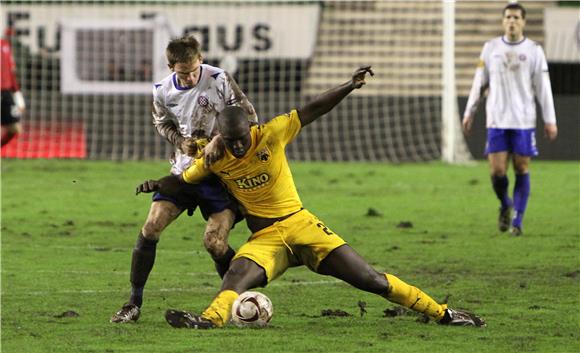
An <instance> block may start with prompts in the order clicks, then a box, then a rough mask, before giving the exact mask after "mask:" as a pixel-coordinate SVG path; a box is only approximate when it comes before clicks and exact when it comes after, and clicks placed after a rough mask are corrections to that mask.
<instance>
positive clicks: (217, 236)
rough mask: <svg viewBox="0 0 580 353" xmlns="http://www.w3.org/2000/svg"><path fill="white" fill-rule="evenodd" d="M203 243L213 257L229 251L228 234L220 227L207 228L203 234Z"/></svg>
mask: <svg viewBox="0 0 580 353" xmlns="http://www.w3.org/2000/svg"><path fill="white" fill-rule="evenodd" d="M226 234H227V233H226ZM203 245H204V247H205V248H206V250H207V251H208V252H209V253H210V254H211V256H213V257H219V256H222V255H223V254H225V253H226V251H228V243H227V240H226V235H225V234H224V231H223V230H221V229H220V228H212V229H207V230H206V231H205V233H204V235H203Z"/></svg>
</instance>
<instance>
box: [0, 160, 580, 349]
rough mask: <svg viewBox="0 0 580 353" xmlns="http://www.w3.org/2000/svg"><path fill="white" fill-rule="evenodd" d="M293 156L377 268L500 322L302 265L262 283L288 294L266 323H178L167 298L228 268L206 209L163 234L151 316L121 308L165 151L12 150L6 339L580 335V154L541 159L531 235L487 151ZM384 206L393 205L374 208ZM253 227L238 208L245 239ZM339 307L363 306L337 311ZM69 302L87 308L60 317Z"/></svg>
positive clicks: (277, 341)
mask: <svg viewBox="0 0 580 353" xmlns="http://www.w3.org/2000/svg"><path fill="white" fill-rule="evenodd" d="M292 167H293V169H294V174H295V179H296V182H297V185H298V188H299V191H300V194H301V197H302V201H303V202H304V205H305V207H307V208H308V209H310V210H311V211H312V212H314V213H315V214H316V215H318V216H319V217H320V218H321V219H322V220H323V221H324V222H325V223H326V224H327V225H328V226H329V227H330V228H331V229H332V230H333V231H335V232H337V233H338V234H340V235H342V236H343V237H344V238H345V239H346V240H347V241H348V242H349V243H350V244H352V245H353V246H354V247H355V248H356V249H357V250H358V251H359V252H360V253H361V254H362V255H363V256H364V257H365V258H367V259H368V261H369V262H370V263H371V264H373V265H374V266H375V267H376V268H377V269H379V270H381V271H388V272H391V273H393V274H396V275H398V276H399V277H400V278H401V279H403V280H405V281H407V282H409V283H412V284H415V285H417V286H419V287H420V288H422V289H424V290H425V291H426V292H428V293H430V294H431V295H432V296H434V297H435V298H438V299H443V298H444V297H446V296H447V295H449V302H450V304H451V305H452V306H456V307H460V308H467V309H470V310H473V311H475V312H477V313H479V314H481V315H482V316H483V317H485V318H486V319H487V321H488V327H487V328H485V329H473V328H453V327H442V326H439V325H436V324H434V323H430V324H423V323H419V322H416V320H417V317H416V316H411V315H408V316H399V317H394V318H387V317H383V310H385V309H387V308H391V307H393V306H392V305H391V304H390V303H388V302H386V301H385V300H383V299H381V298H379V297H376V296H373V295H371V294H367V293H363V292H360V291H357V290H355V289H353V288H350V287H349V286H348V285H345V284H342V283H339V282H336V281H334V280H333V279H332V278H329V277H322V276H318V275H316V274H313V273H310V272H309V271H307V270H305V269H301V268H300V269H291V270H290V271H288V272H287V273H286V274H285V275H284V276H283V277H282V278H280V279H279V280H277V281H275V282H274V283H272V284H271V285H270V286H269V287H268V288H266V289H264V290H263V292H264V293H266V294H267V295H268V296H269V297H270V298H271V299H272V301H273V303H274V318H273V321H272V324H271V326H270V327H268V328H266V329H263V330H255V329H254V330H250V329H238V328H235V327H228V328H226V329H221V330H211V331H194V330H175V329H173V328H171V327H169V326H168V325H167V324H166V323H165V321H164V319H163V313H164V311H165V309H166V308H169V307H171V308H180V309H188V310H194V311H200V310H201V309H203V308H204V306H205V305H207V304H208V303H209V301H210V300H211V298H212V297H213V295H214V294H215V293H216V290H217V288H218V286H219V283H220V282H219V280H218V277H217V275H216V274H214V270H213V268H212V262H211V260H210V258H209V256H208V255H207V254H206V253H205V250H204V249H203V246H202V243H201V233H202V231H203V222H202V220H201V217H200V216H199V215H197V214H196V215H194V217H192V218H189V217H187V216H182V217H181V218H180V219H179V220H178V221H177V222H176V223H175V224H173V225H172V226H171V227H170V228H169V229H167V230H166V232H165V233H164V234H163V236H162V240H161V243H160V244H159V246H158V249H159V251H158V256H157V262H156V265H155V269H154V271H153V273H152V274H151V277H150V280H149V283H148V285H147V288H146V291H145V304H144V307H143V314H142V318H141V320H139V322H138V323H137V324H130V325H113V324H110V323H109V322H108V320H109V317H110V316H111V314H113V313H114V312H115V311H116V310H117V309H118V308H119V307H120V305H121V304H123V302H124V301H125V300H126V299H127V295H128V291H129V283H128V269H129V263H130V256H131V248H132V246H133V244H134V242H135V239H136V237H137V234H138V231H139V228H140V227H141V224H142V222H143V221H144V219H145V217H146V214H147V211H148V208H149V200H150V199H149V196H138V197H137V196H135V195H134V187H135V186H136V184H137V183H139V182H140V181H142V180H144V179H147V178H152V177H157V176H161V175H163V174H164V173H165V171H166V170H167V166H166V164H165V163H161V162H157V163H153V162H151V163H146V162H126V163H115V162H86V161H49V160H40V161H20V160H3V161H2V286H1V288H2V313H1V314H2V352H15V353H34V352H58V353H66V352H71V353H72V352H74V353H77V352H196V353H197V352H199V353H201V352H208V353H211V352H253V353H260V352H314V353H318V352H377V353H378V352H381V353H382V352H430V353H433V352H462V353H463V352H477V353H482V352H494V353H496V352H578V351H580V315H579V313H578V310H579V309H580V297H579V293H580V282H579V281H580V259H579V254H580V251H579V249H578V248H579V242H580V240H579V239H580V238H579V236H580V229H579V228H580V224H579V222H580V221H579V218H580V213H579V203H580V195H579V184H580V170H579V165H578V163H577V162H575V163H556V162H537V161H534V163H533V164H532V174H531V175H532V196H531V199H530V203H529V207H528V212H527V215H526V219H525V228H524V233H525V234H524V236H523V237H520V238H513V237H510V236H508V235H506V234H500V233H499V232H498V231H497V230H496V217H497V204H496V200H495V197H494V195H493V192H492V189H491V186H490V185H489V178H488V176H487V166H486V165H485V164H483V163H479V164H477V165H475V166H468V167H465V166H446V165H442V164H438V163H435V164H408V165H389V164H322V163H293V165H292ZM512 185H513V179H512ZM370 208H372V209H374V210H375V211H377V212H378V213H380V216H375V217H371V216H367V214H368V212H369V209H370ZM401 221H408V222H412V225H413V227H412V228H398V227H397V225H398V224H399V223H400V222H401ZM248 235H249V233H248V232H247V230H246V229H245V226H244V225H243V224H240V225H238V226H237V227H236V229H235V230H234V231H233V232H232V234H231V241H232V243H233V244H234V245H235V246H239V245H240V244H241V243H242V242H243V241H244V240H245V239H246V238H247V237H248ZM358 301H364V302H366V311H367V313H366V315H364V316H363V317H362V318H361V317H360V315H359V311H360V310H359V308H358V305H357V303H358ZM325 309H341V310H344V311H346V312H348V313H350V314H352V316H350V317H326V316H324V317H323V316H321V311H322V310H325ZM68 310H72V311H75V312H76V313H78V314H79V316H78V317H58V316H59V315H60V314H62V313H63V312H65V311H68Z"/></svg>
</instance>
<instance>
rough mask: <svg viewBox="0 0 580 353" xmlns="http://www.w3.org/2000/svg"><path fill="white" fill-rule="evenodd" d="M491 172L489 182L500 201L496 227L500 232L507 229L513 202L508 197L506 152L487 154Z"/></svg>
mask: <svg viewBox="0 0 580 353" xmlns="http://www.w3.org/2000/svg"><path fill="white" fill-rule="evenodd" d="M487 158H488V160H489V168H490V174H491V184H492V186H493V190H494V191H495V194H496V196H497V198H498V200H499V202H500V208H499V217H498V228H499V230H500V231H501V232H505V231H507V230H508V229H509V226H510V220H511V213H512V206H513V202H512V200H511V199H510V197H509V191H508V186H509V179H508V177H507V170H508V165H509V154H508V152H496V153H490V154H489V155H488V156H487Z"/></svg>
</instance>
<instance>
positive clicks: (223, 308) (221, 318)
mask: <svg viewBox="0 0 580 353" xmlns="http://www.w3.org/2000/svg"><path fill="white" fill-rule="evenodd" d="M238 296H239V294H238V293H236V292H234V291H233V290H224V291H221V292H219V293H218V295H217V296H216V297H215V298H214V300H213V301H212V302H211V304H210V305H209V307H208V308H207V309H205V311H204V312H203V313H202V314H201V316H202V317H204V318H206V319H208V320H209V321H211V322H213V324H214V325H216V326H217V327H222V326H224V325H225V324H226V323H227V322H228V320H229V319H230V315H231V312H232V305H233V304H234V301H235V300H236V299H237V298H238Z"/></svg>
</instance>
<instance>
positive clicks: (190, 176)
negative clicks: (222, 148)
mask: <svg viewBox="0 0 580 353" xmlns="http://www.w3.org/2000/svg"><path fill="white" fill-rule="evenodd" d="M210 174H211V171H210V170H209V169H206V168H205V167H204V166H203V158H198V159H196V160H195V163H193V164H192V165H190V166H189V168H187V169H186V170H185V171H184V172H183V173H182V174H181V176H182V177H183V180H184V181H185V182H186V183H189V184H197V183H199V182H200V181H202V180H203V178H205V177H206V176H208V175H210Z"/></svg>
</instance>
